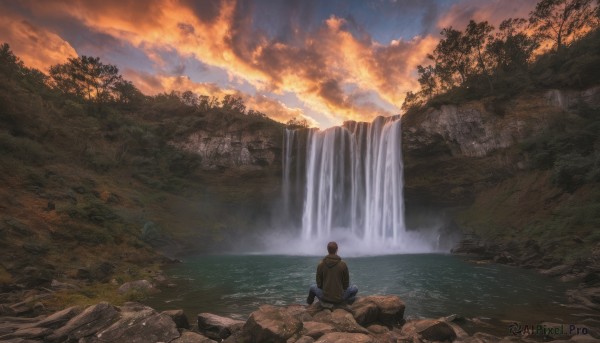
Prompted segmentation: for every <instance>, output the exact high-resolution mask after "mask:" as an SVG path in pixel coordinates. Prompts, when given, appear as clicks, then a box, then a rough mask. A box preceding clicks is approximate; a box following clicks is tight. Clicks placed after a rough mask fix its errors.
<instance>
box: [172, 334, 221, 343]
mask: <svg viewBox="0 0 600 343" xmlns="http://www.w3.org/2000/svg"><path fill="white" fill-rule="evenodd" d="M216 342H217V341H213V340H212V339H210V338H208V337H206V336H203V335H201V334H199V333H197V332H191V331H186V332H184V333H182V334H181V336H179V338H177V339H175V340H174V341H171V343H216Z"/></svg>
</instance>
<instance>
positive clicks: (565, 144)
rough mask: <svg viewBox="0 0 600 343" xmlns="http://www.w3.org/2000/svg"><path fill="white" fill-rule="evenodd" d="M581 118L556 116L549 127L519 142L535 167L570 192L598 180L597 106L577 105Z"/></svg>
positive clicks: (599, 125) (599, 131)
mask: <svg viewBox="0 0 600 343" xmlns="http://www.w3.org/2000/svg"><path fill="white" fill-rule="evenodd" d="M579 114H580V116H581V119H579V120H573V119H565V118H557V121H556V122H555V123H554V125H552V126H551V127H550V129H549V130H547V131H545V132H542V133H541V134H539V135H537V136H535V137H532V138H531V139H529V140H528V141H526V142H525V143H523V144H522V146H521V147H522V149H523V151H525V152H527V153H528V154H529V156H530V160H531V162H532V163H531V164H532V167H533V168H535V169H550V170H551V171H552V182H553V183H554V184H555V185H558V186H560V187H562V188H563V189H565V190H566V191H569V192H573V191H575V190H577V189H578V188H579V187H580V186H582V185H584V184H587V183H593V182H598V181H600V152H599V151H598V150H597V149H596V148H595V147H597V146H598V145H599V144H600V138H599V137H600V109H592V108H590V107H589V106H588V105H585V104H583V105H580V109H579Z"/></svg>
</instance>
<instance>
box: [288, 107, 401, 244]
mask: <svg viewBox="0 0 600 343" xmlns="http://www.w3.org/2000/svg"><path fill="white" fill-rule="evenodd" d="M297 136H298V135H297V134H296V133H295V132H294V131H293V130H286V135H285V138H284V161H283V169H284V176H283V182H284V184H283V191H284V193H285V192H289V190H290V187H291V184H292V178H291V177H290V175H291V168H292V166H291V162H290V159H291V157H292V154H293V147H294V139H297V138H298V137H297ZM401 144H402V142H401V121H400V119H399V117H378V118H377V119H375V120H374V121H373V122H372V123H357V122H346V123H345V124H344V125H343V126H340V127H332V128H329V129H327V130H324V131H319V130H310V131H309V132H308V136H307V138H306V156H305V163H304V164H305V173H304V174H303V178H304V179H303V181H304V182H303V184H304V190H303V197H304V198H303V208H302V218H301V224H300V225H299V226H301V237H302V240H303V241H304V242H312V241H315V240H319V241H323V240H327V239H337V240H340V239H341V240H344V239H348V240H354V241H358V242H360V243H359V244H361V246H363V247H365V248H368V249H371V251H374V250H373V248H376V249H387V250H390V248H391V249H392V250H396V251H404V250H410V247H408V245H410V242H409V237H408V236H409V235H408V234H407V232H406V229H405V224H404V198H403V162H402V146H401ZM286 196H288V195H286V194H284V206H288V204H289V203H290V200H289V198H287V199H286V198H285V197H286ZM286 211H291V210H289V209H287V210H286ZM407 247H408V248H409V249H406V248H407ZM375 252H376V251H375Z"/></svg>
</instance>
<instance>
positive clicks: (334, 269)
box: [317, 254, 350, 303]
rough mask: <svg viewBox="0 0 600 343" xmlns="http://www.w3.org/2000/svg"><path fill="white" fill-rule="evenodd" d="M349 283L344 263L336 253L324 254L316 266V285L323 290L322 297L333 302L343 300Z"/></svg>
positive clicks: (346, 267)
mask: <svg viewBox="0 0 600 343" xmlns="http://www.w3.org/2000/svg"><path fill="white" fill-rule="evenodd" d="M349 283H350V275H349V273H348V266H346V263H345V262H344V261H342V259H341V258H340V257H339V256H338V255H336V254H329V255H327V256H325V258H323V260H322V261H321V262H320V263H319V266H318V267H317V287H319V288H321V289H322V290H323V299H324V300H326V301H329V302H333V303H339V302H341V301H343V300H344V298H343V294H344V290H345V289H347V288H348V286H349Z"/></svg>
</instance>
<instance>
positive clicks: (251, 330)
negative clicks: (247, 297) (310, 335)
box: [241, 305, 302, 343]
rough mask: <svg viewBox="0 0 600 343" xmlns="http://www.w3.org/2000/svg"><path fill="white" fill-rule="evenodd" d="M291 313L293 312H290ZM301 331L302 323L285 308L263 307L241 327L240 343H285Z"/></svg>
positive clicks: (253, 313)
mask: <svg viewBox="0 0 600 343" xmlns="http://www.w3.org/2000/svg"><path fill="white" fill-rule="evenodd" d="M292 312H293V311H292ZM300 330H302V321H300V319H298V318H297V316H294V313H290V312H288V310H287V309H286V308H285V307H276V306H272V305H263V306H261V307H260V308H259V309H258V311H254V312H252V314H251V315H250V318H248V320H247V321H246V324H244V326H243V327H242V335H241V341H242V342H272V343H285V342H286V341H287V340H288V339H289V338H291V337H292V336H294V335H296V334H297V333H298V332H299V331H300Z"/></svg>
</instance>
